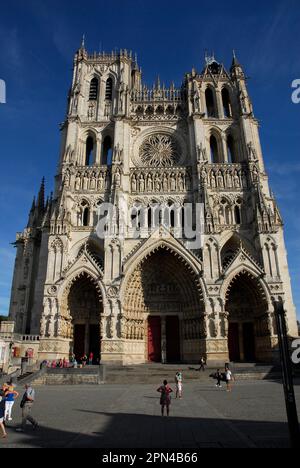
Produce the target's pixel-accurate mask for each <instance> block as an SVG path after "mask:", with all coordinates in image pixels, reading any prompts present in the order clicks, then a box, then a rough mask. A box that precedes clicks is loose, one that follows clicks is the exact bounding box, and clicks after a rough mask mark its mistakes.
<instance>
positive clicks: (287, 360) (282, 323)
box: [273, 301, 300, 448]
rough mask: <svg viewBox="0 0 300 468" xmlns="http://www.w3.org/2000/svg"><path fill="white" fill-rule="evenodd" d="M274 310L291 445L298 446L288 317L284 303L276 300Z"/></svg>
mask: <svg viewBox="0 0 300 468" xmlns="http://www.w3.org/2000/svg"><path fill="white" fill-rule="evenodd" d="M273 304H274V311H275V317H276V324H277V334H278V344H279V351H280V361H281V371H282V381H283V388H284V395H285V404H286V412H287V419H288V425H289V432H290V441H291V447H292V448H297V447H299V444H300V429H299V421H298V414H297V405H296V399H295V392H294V383H293V373H292V364H291V357H290V349H289V342H288V337H287V328H286V318H285V310H284V307H283V303H282V302H280V301H274V303H273Z"/></svg>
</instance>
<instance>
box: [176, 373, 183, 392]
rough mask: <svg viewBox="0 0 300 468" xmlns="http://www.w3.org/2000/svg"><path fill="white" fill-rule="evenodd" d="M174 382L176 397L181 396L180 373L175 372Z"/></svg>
mask: <svg viewBox="0 0 300 468" xmlns="http://www.w3.org/2000/svg"><path fill="white" fill-rule="evenodd" d="M175 383H176V398H178V397H179V398H182V373H181V372H176V375H175Z"/></svg>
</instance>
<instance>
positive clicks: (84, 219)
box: [81, 200, 90, 226]
mask: <svg viewBox="0 0 300 468" xmlns="http://www.w3.org/2000/svg"><path fill="white" fill-rule="evenodd" d="M89 224H90V208H89V205H88V203H87V202H86V201H85V200H83V201H82V202H81V225H82V226H89Z"/></svg>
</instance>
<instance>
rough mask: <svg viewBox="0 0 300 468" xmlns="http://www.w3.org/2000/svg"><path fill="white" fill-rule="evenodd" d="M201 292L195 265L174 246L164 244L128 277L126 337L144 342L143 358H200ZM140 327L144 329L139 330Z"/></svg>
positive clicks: (169, 361) (167, 361)
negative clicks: (175, 251)
mask: <svg viewBox="0 0 300 468" xmlns="http://www.w3.org/2000/svg"><path fill="white" fill-rule="evenodd" d="M201 294H202V291H201V287H200V284H199V280H198V278H196V275H195V274H194V272H193V270H192V269H191V268H189V265H188V264H187V262H186V261H185V259H183V258H182V257H181V256H180V255H178V254H177V253H176V254H175V253H174V252H173V251H172V250H171V249H167V248H164V247H159V248H157V249H156V250H155V251H154V252H152V253H151V254H149V256H148V257H147V258H146V259H143V261H142V262H141V263H140V264H139V266H138V267H137V268H136V269H135V271H134V272H133V273H132V274H131V276H130V278H129V281H128V285H127V288H126V294H125V300H124V314H125V316H126V319H127V329H126V338H127V339H128V340H131V341H132V338H134V339H135V337H136V336H137V337H138V338H139V339H140V341H143V346H144V351H143V356H144V358H143V359H144V361H143V362H163V363H175V362H182V361H189V360H191V361H192V360H195V359H198V360H199V353H200V340H201V322H202V315H201V314H202V311H203V304H202V295H201ZM137 324H140V325H137ZM137 326H140V327H141V328H142V329H143V332H142V333H139V332H138V333H136V327H137ZM132 330H134V331H132ZM140 344H142V343H140ZM189 353H190V354H189ZM193 353H194V356H193Z"/></svg>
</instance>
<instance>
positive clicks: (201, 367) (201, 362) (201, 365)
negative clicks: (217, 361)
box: [198, 356, 206, 372]
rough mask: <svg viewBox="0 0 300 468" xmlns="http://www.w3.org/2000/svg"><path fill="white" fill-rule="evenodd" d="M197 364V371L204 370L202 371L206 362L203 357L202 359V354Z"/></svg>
mask: <svg viewBox="0 0 300 468" xmlns="http://www.w3.org/2000/svg"><path fill="white" fill-rule="evenodd" d="M199 364H200V367H199V369H198V370H199V371H203V372H204V371H205V364H206V362H205V359H204V357H203V356H202V358H201V359H200V362H199Z"/></svg>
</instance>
